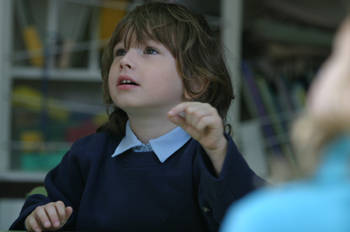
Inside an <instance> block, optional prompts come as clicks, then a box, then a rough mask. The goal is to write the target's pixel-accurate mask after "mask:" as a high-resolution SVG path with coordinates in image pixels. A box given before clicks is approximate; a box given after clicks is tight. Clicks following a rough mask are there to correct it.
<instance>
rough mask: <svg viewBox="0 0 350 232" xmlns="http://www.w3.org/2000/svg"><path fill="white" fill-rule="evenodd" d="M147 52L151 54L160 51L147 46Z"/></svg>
mask: <svg viewBox="0 0 350 232" xmlns="http://www.w3.org/2000/svg"><path fill="white" fill-rule="evenodd" d="M145 54H148V55H151V54H158V51H157V50H155V49H154V48H146V50H145Z"/></svg>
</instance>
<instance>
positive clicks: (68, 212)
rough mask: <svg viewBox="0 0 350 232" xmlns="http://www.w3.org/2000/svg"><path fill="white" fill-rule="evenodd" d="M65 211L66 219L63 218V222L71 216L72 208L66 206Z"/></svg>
mask: <svg viewBox="0 0 350 232" xmlns="http://www.w3.org/2000/svg"><path fill="white" fill-rule="evenodd" d="M65 211H66V218H65V222H66V221H67V220H68V218H69V217H70V216H71V215H72V213H73V208H72V207H70V206H67V207H66V208H65Z"/></svg>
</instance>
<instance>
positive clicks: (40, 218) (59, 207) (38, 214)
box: [25, 201, 73, 232]
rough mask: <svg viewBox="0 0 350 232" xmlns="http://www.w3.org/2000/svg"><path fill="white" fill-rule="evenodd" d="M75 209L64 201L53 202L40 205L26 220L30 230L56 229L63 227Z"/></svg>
mask: <svg viewBox="0 0 350 232" xmlns="http://www.w3.org/2000/svg"><path fill="white" fill-rule="evenodd" d="M72 213H73V209H72V207H70V206H68V207H65V205H64V203H63V202H62V201H57V202H52V203H49V204H46V205H43V206H38V207H37V208H36V209H35V210H34V211H33V212H32V213H31V214H30V215H29V216H28V217H27V218H26V220H25V226H26V229H27V230H28V231H36V232H40V231H54V230H58V229H60V228H62V227H63V226H64V225H65V224H66V222H67V220H68V218H69V217H70V216H71V215H72Z"/></svg>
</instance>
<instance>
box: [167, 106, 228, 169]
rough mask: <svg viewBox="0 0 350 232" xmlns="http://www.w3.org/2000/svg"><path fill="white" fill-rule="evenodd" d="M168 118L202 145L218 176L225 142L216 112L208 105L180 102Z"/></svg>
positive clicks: (225, 146) (224, 152)
mask: <svg viewBox="0 0 350 232" xmlns="http://www.w3.org/2000/svg"><path fill="white" fill-rule="evenodd" d="M168 118H169V120H170V121H172V122H173V123H175V124H176V125H178V126H180V127H181V128H183V129H184V130H185V131H186V132H187V133H188V134H189V135H191V137H192V138H193V139H195V140H197V141H198V142H199V143H200V144H201V145H202V147H203V148H204V150H205V151H206V153H207V155H208V156H209V158H210V159H211V161H212V163H213V165H214V168H215V170H216V172H217V175H219V174H220V172H221V169H222V164H223V162H224V159H225V155H226V151H227V140H226V138H225V136H224V126H223V122H222V119H221V117H220V116H219V114H218V112H217V110H216V109H215V108H214V107H213V106H211V105H210V104H208V103H201V102H182V103H180V104H178V105H177V106H175V107H174V108H172V109H171V110H170V111H169V113H168Z"/></svg>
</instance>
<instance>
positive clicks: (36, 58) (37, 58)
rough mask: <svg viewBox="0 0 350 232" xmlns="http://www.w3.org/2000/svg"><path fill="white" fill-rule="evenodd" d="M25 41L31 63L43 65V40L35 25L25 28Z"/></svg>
mask: <svg viewBox="0 0 350 232" xmlns="http://www.w3.org/2000/svg"><path fill="white" fill-rule="evenodd" d="M23 37H24V43H25V45H26V48H27V50H28V52H29V54H30V56H31V57H30V59H29V60H30V63H31V65H33V66H43V64H44V57H43V56H42V54H43V51H42V42H41V40H40V38H39V33H38V31H37V29H36V27H34V26H28V27H26V28H24V30H23Z"/></svg>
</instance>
